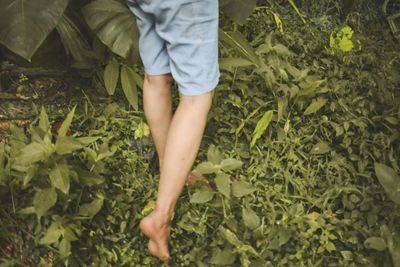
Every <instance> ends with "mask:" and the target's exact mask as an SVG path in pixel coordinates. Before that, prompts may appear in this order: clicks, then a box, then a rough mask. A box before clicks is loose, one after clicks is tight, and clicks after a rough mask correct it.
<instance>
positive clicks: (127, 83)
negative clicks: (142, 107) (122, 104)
mask: <svg viewBox="0 0 400 267" xmlns="http://www.w3.org/2000/svg"><path fill="white" fill-rule="evenodd" d="M134 74H135V72H134V71H133V70H132V69H131V68H129V67H127V66H122V71H121V84H122V90H123V91H124V93H125V96H126V98H127V99H128V102H129V104H131V106H132V107H133V108H134V109H135V110H138V109H139V104H138V102H139V97H138V92H137V87H136V83H135V75H134Z"/></svg>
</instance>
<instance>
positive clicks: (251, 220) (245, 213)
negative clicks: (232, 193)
mask: <svg viewBox="0 0 400 267" xmlns="http://www.w3.org/2000/svg"><path fill="white" fill-rule="evenodd" d="M242 217H243V221H244V224H245V225H246V226H247V227H248V228H250V229H251V230H254V229H256V228H258V227H259V226H260V224H261V220H260V217H258V216H257V214H256V213H255V212H254V211H253V210H252V209H250V208H243V209H242Z"/></svg>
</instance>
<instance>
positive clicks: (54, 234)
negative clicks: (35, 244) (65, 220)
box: [39, 221, 63, 245]
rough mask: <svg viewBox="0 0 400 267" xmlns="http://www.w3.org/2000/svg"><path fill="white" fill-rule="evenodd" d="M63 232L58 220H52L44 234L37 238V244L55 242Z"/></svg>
mask: <svg viewBox="0 0 400 267" xmlns="http://www.w3.org/2000/svg"><path fill="white" fill-rule="evenodd" d="M62 234H63V229H62V226H61V225H60V222H59V221H55V222H53V223H52V224H51V225H50V227H49V228H48V229H47V231H46V233H45V234H44V236H43V237H42V238H41V239H40V240H39V244H41V245H50V244H52V243H55V242H57V241H58V239H60V237H61V235H62Z"/></svg>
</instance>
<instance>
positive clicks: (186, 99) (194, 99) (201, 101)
mask: <svg viewBox="0 0 400 267" xmlns="http://www.w3.org/2000/svg"><path fill="white" fill-rule="evenodd" d="M213 96H214V91H211V92H208V93H205V94H202V95H196V96H185V95H181V96H180V103H182V104H183V105H187V106H189V107H191V108H194V109H201V110H204V111H206V112H208V111H209V110H210V108H211V104H212V99H213Z"/></svg>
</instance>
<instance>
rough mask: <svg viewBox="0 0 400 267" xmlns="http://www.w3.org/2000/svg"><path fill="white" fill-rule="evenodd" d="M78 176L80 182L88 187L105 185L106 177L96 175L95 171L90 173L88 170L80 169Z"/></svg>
mask: <svg viewBox="0 0 400 267" xmlns="http://www.w3.org/2000/svg"><path fill="white" fill-rule="evenodd" d="M78 175H79V180H80V181H81V182H82V183H83V184H85V185H87V186H93V185H99V184H102V183H104V181H105V180H104V177H103V176H101V175H100V174H98V173H96V172H95V171H92V172H90V171H87V170H83V169H79V170H78Z"/></svg>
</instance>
